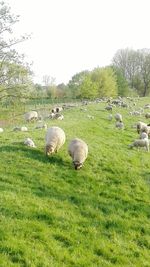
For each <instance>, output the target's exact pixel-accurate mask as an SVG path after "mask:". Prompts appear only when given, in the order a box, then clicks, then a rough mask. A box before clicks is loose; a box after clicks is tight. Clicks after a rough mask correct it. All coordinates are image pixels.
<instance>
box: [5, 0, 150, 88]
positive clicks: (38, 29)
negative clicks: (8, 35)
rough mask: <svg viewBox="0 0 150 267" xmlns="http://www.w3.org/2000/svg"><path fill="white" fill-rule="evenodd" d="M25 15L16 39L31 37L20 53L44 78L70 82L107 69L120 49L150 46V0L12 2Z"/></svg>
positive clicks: (37, 76)
mask: <svg viewBox="0 0 150 267" xmlns="http://www.w3.org/2000/svg"><path fill="white" fill-rule="evenodd" d="M6 3H8V5H9V6H10V7H11V13H13V14H16V15H20V21H19V22H18V23H17V24H16V25H15V26H14V28H13V29H14V34H15V35H16V36H20V35H23V34H25V33H27V34H31V39H30V40H28V41H25V42H24V43H21V44H19V45H18V46H17V47H16V49H17V50H18V51H19V52H20V53H24V54H25V55H26V61H27V62H32V63H33V64H32V70H33V72H34V82H36V83H40V84H42V81H43V76H45V75H48V76H50V77H53V78H55V82H56V84H59V83H65V84H66V83H68V82H69V80H70V79H71V78H72V76H73V75H75V74H76V73H78V72H80V71H83V70H92V69H94V68H96V67H105V66H107V65H109V64H111V62H112V58H113V57H114V55H115V53H116V52H117V50H119V49H125V48H130V49H134V50H136V49H142V48H150V37H149V32H150V29H149V28H150V15H149V10H150V0H42V1H41V0H7V1H6Z"/></svg>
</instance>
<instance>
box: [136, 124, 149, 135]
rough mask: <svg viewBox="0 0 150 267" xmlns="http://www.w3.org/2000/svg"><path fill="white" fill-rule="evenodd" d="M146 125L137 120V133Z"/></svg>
mask: <svg viewBox="0 0 150 267" xmlns="http://www.w3.org/2000/svg"><path fill="white" fill-rule="evenodd" d="M145 127H147V124H146V123H144V122H142V121H139V122H138V123H137V125H136V128H137V132H138V134H139V133H140V132H141V131H142V129H143V128H145Z"/></svg>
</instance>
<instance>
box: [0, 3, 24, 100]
mask: <svg viewBox="0 0 150 267" xmlns="http://www.w3.org/2000/svg"><path fill="white" fill-rule="evenodd" d="M18 21H19V16H15V15H13V14H11V12H10V7H8V6H7V5H6V4H5V3H4V2H0V99H4V98H5V97H6V98H7V97H8V96H9V97H10V96H12V95H13V94H14V91H15V81H17V86H16V89H17V88H18V86H19V84H18V78H17V77H18V75H19V71H20V72H21V74H20V77H22V82H21V86H23V80H24V78H23V76H25V72H26V74H27V72H28V70H29V66H27V65H25V64H23V62H24V55H19V54H18V53H17V51H16V50H15V49H14V46H15V45H16V44H18V43H20V42H23V41H25V40H27V39H28V38H29V36H27V35H26V36H25V35H24V36H22V37H20V38H10V37H11V35H12V33H13V30H12V28H13V26H14V24H15V23H17V22H18ZM23 73H24V75H23ZM13 75H14V79H13V86H12V78H13V77H12V76H13ZM25 80H26V79H25ZM19 81H20V78H19ZM24 86H26V82H25V84H24ZM21 88H22V87H20V89H19V90H21ZM17 95H18V96H19V94H18V92H17ZM15 96H16V95H14V97H15ZM26 96H27V95H26Z"/></svg>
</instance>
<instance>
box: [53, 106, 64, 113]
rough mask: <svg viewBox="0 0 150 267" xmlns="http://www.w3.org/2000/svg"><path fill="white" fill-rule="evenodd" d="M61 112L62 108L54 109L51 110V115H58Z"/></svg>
mask: <svg viewBox="0 0 150 267" xmlns="http://www.w3.org/2000/svg"><path fill="white" fill-rule="evenodd" d="M62 110H63V107H55V108H53V109H52V113H58V112H61V111H62Z"/></svg>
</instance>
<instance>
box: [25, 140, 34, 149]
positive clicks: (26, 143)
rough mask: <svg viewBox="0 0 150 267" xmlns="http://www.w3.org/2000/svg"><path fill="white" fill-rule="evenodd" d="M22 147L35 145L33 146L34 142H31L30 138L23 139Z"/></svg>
mask: <svg viewBox="0 0 150 267" xmlns="http://www.w3.org/2000/svg"><path fill="white" fill-rule="evenodd" d="M24 145H26V146H30V147H36V146H35V144H34V142H33V140H32V139H31V138H27V139H25V141H24Z"/></svg>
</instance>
